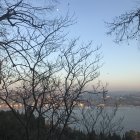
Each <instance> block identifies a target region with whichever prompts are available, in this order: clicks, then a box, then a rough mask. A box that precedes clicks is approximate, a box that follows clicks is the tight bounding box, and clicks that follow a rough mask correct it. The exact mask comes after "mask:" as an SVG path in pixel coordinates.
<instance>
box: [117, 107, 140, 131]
mask: <svg viewBox="0 0 140 140" xmlns="http://www.w3.org/2000/svg"><path fill="white" fill-rule="evenodd" d="M121 116H124V120H123V122H122V126H123V127H124V131H129V130H135V131H140V106H129V107H119V109H118V111H117V114H116V117H117V118H119V117H121Z"/></svg>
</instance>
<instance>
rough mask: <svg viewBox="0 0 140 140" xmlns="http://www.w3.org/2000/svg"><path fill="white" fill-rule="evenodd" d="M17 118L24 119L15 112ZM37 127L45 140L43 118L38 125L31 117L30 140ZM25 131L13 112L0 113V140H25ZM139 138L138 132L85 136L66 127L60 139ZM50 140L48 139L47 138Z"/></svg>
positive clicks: (108, 139) (124, 139)
mask: <svg viewBox="0 0 140 140" xmlns="http://www.w3.org/2000/svg"><path fill="white" fill-rule="evenodd" d="M16 114H17V116H19V117H22V118H23V119H24V118H25V115H24V114H23V113H21V114H20V113H18V112H16ZM38 125H39V126H40V127H39V128H40V130H39V131H40V136H39V139H40V140H47V139H48V135H47V134H48V133H49V131H51V130H50V128H49V125H48V124H46V123H45V120H44V118H42V119H41V121H40V122H39V123H38V118H36V117H35V116H34V115H32V117H31V120H30V123H29V129H30V130H29V132H30V134H29V135H30V140H36V139H37V133H38V129H37V128H38ZM59 131H61V128H59V129H57V133H58V134H59ZM25 136H26V135H25V129H24V128H23V126H22V125H21V124H20V123H19V121H18V120H17V118H16V117H15V116H14V114H13V112H11V111H1V112H0V139H1V140H26V137H25ZM136 137H137V138H140V132H135V131H129V132H126V133H125V134H124V136H123V137H121V136H120V135H118V134H116V133H113V134H108V135H104V134H103V133H100V134H97V133H96V132H95V131H93V132H92V133H89V134H85V133H84V132H81V131H79V130H72V129H71V128H69V127H67V128H66V129H65V131H64V133H63V136H62V137H61V139H62V140H135V139H136ZM57 138H58V137H57V134H56V133H55V134H53V133H52V136H51V139H52V140H56V139H57ZM49 139H50V137H49Z"/></svg>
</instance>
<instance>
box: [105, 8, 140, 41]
mask: <svg viewBox="0 0 140 140" xmlns="http://www.w3.org/2000/svg"><path fill="white" fill-rule="evenodd" d="M107 26H108V28H109V31H108V32H107V34H109V35H112V34H114V35H115V36H116V40H115V41H116V42H121V41H123V40H133V39H136V40H139V36H140V8H136V9H134V10H132V11H130V12H126V13H124V14H122V15H120V16H118V17H116V18H115V19H114V20H113V22H112V23H107Z"/></svg>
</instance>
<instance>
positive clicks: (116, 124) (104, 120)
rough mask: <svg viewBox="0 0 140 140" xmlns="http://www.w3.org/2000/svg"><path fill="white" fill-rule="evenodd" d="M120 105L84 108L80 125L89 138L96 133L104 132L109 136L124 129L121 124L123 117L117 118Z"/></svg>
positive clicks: (104, 134) (103, 133)
mask: <svg viewBox="0 0 140 140" xmlns="http://www.w3.org/2000/svg"><path fill="white" fill-rule="evenodd" d="M117 110H118V107H117V106H115V107H92V108H88V109H87V108H83V109H82V113H81V116H80V126H81V127H82V129H83V130H82V131H84V132H85V133H86V134H87V136H88V138H89V139H92V138H93V137H95V134H99V133H102V135H103V136H108V135H109V134H113V133H120V132H121V131H122V129H123V126H122V125H121V123H122V121H123V117H120V118H117Z"/></svg>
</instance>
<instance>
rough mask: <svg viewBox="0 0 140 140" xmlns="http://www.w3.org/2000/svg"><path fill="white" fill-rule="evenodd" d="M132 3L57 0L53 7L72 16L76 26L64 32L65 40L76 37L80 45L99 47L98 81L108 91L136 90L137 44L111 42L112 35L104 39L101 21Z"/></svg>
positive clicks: (139, 79) (139, 78)
mask: <svg viewBox="0 0 140 140" xmlns="http://www.w3.org/2000/svg"><path fill="white" fill-rule="evenodd" d="M138 6H139V5H138V3H137V2H136V1H135V0H117V1H116V0H104V1H101V0H94V1H93V0H88V1H85V0H83V1H81V0H61V2H60V3H59V4H58V6H57V7H56V11H57V12H58V14H60V15H65V14H66V12H67V11H69V13H70V15H72V14H73V13H74V15H75V17H76V18H77V23H76V24H74V25H73V26H71V27H70V28H69V29H68V31H69V32H70V33H69V35H68V36H69V37H71V38H74V37H80V40H81V42H88V41H90V40H92V41H93V46H94V47H96V46H100V45H101V46H102V47H101V52H102V55H103V59H102V62H103V63H104V65H103V67H102V68H101V69H100V77H99V79H100V80H101V81H103V83H108V84H109V86H108V89H109V91H140V63H139V60H140V42H138V41H135V40H134V41H130V42H123V43H120V44H116V43H114V41H113V39H115V37H114V36H107V35H106V32H107V31H108V28H107V27H106V24H105V22H112V21H113V19H114V18H115V17H116V16H120V15H121V14H123V13H125V12H127V11H130V10H133V9H134V8H136V7H138Z"/></svg>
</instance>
